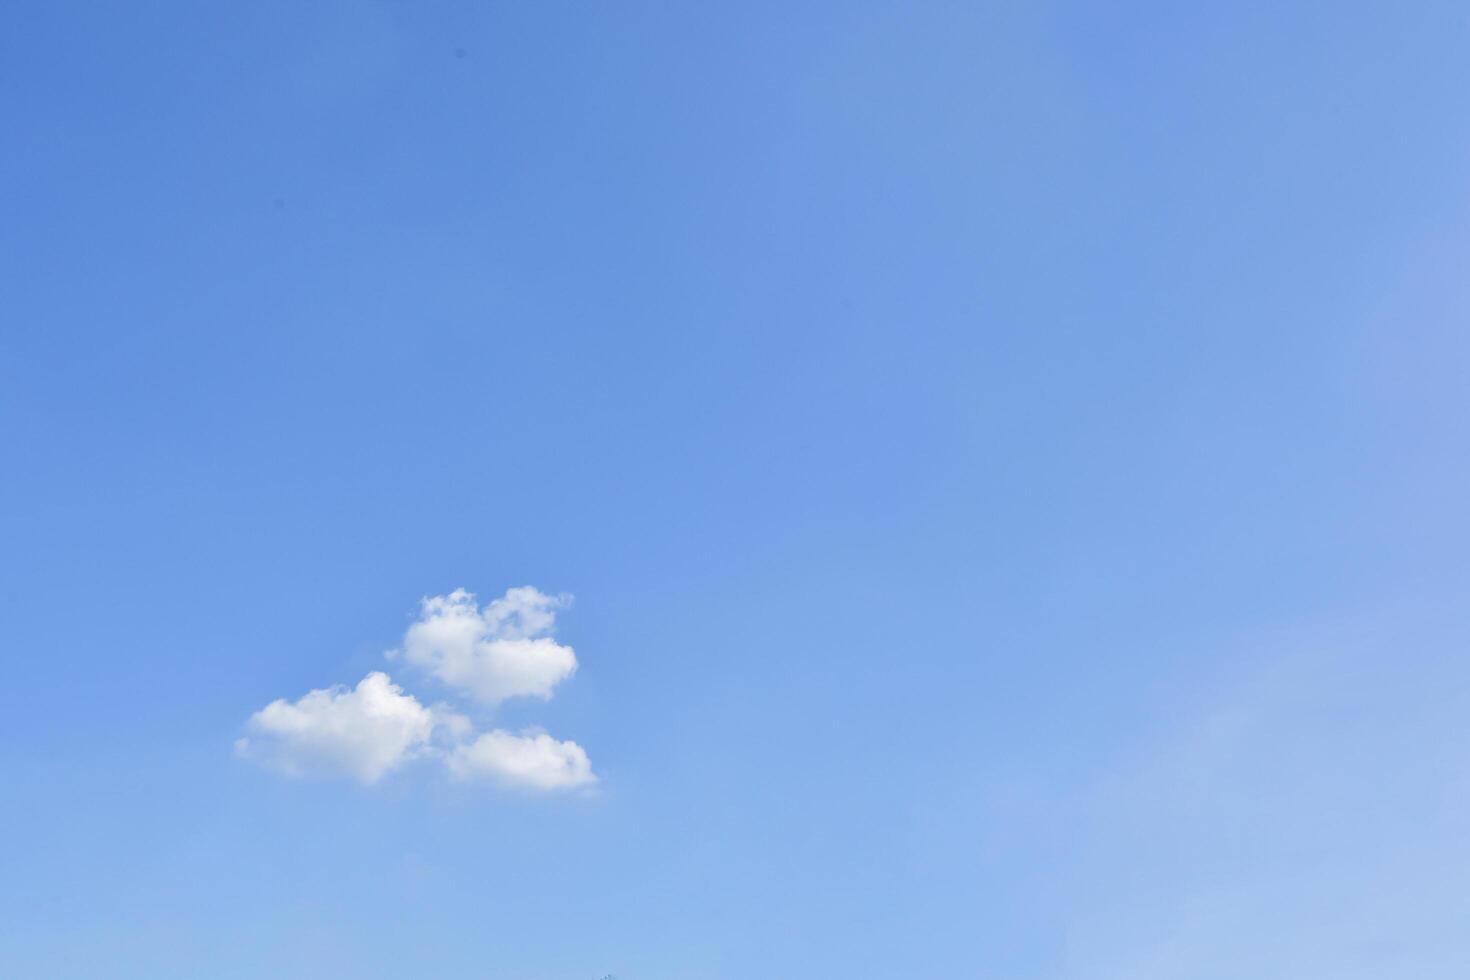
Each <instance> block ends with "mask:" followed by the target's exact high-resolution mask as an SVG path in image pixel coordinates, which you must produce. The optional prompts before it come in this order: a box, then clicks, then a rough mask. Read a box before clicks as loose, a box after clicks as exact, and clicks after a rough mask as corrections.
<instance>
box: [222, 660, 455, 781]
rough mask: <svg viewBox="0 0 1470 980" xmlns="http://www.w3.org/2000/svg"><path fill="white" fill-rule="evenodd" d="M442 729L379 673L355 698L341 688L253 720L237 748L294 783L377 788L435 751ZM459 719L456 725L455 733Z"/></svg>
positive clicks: (271, 708) (278, 705)
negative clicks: (313, 780)
mask: <svg viewBox="0 0 1470 980" xmlns="http://www.w3.org/2000/svg"><path fill="white" fill-rule="evenodd" d="M440 721H446V722H451V719H448V718H439V717H438V716H437V715H436V712H435V711H433V710H431V709H429V708H426V707H424V706H423V705H421V704H419V702H418V700H417V699H416V698H414V696H413V695H411V694H404V693H403V689H402V688H401V687H399V686H398V685H397V684H394V683H393V682H392V681H391V680H390V679H389V678H388V675H387V674H384V673H382V672H380V671H374V672H373V673H371V674H368V675H367V676H366V677H364V678H363V679H362V680H361V681H359V682H358V685H357V687H356V688H355V689H353V690H348V689H347V688H345V687H342V686H340V685H338V686H337V687H330V688H323V689H320V690H315V691H311V692H309V693H307V694H305V695H303V696H302V697H301V698H300V699H298V700H296V701H294V702H292V701H286V700H285V699H279V700H276V701H272V702H271V703H270V704H268V705H266V706H265V707H264V708H261V709H260V710H259V711H257V712H256V713H255V714H253V715H251V716H250V720H249V722H247V723H246V727H247V729H248V730H249V731H250V733H251V736H252V737H249V738H242V739H240V740H239V741H237V742H236V743H235V749H236V751H238V752H239V753H240V754H241V755H243V756H245V757H247V758H251V759H254V760H256V761H258V762H261V763H262V764H264V765H267V766H269V767H271V768H273V769H277V770H279V771H281V772H284V773H286V774H287V775H290V776H339V775H349V776H353V777H355V778H357V779H359V780H360V781H362V782H364V783H375V782H377V781H378V780H379V779H381V778H382V777H383V775H384V774H385V773H387V772H389V771H390V770H393V769H395V768H397V767H398V766H399V765H401V764H402V763H404V762H405V761H407V760H408V759H410V758H413V757H414V756H416V755H419V754H420V753H422V752H423V751H424V750H425V749H427V747H428V745H429V740H430V738H431V737H432V736H433V734H434V728H435V725H436V724H438V723H439V722H440ZM459 722H460V720H459V719H452V724H453V725H454V726H455V727H458V726H459Z"/></svg>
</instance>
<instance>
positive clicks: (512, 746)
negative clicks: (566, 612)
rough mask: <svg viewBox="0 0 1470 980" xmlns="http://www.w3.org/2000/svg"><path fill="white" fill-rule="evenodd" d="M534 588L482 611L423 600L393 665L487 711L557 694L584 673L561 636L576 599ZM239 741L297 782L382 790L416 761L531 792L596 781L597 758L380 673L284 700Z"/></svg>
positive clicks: (459, 598)
mask: <svg viewBox="0 0 1470 980" xmlns="http://www.w3.org/2000/svg"><path fill="white" fill-rule="evenodd" d="M569 601H570V600H569V599H568V598H566V597H562V596H548V595H546V594H544V593H542V592H540V591H538V590H536V589H533V588H530V587H529V586H527V587H523V588H517V589H511V590H509V591H508V592H506V593H505V595H504V596H502V597H501V598H499V599H493V600H491V601H490V602H487V603H485V604H484V606H483V607H481V606H480V605H478V603H477V602H476V600H475V597H474V595H473V594H471V593H469V592H466V591H465V590H463V589H457V590H455V591H454V592H451V593H449V594H448V595H444V596H433V597H431V598H427V599H424V600H423V602H422V604H421V607H420V611H419V617H418V619H417V620H415V622H414V623H413V625H412V626H410V627H409V629H408V633H407V634H406V635H405V636H404V638H403V645H402V647H401V649H399V650H395V651H390V652H389V653H388V654H387V656H388V657H389V658H390V659H401V660H403V661H406V662H407V663H409V664H411V665H413V666H415V667H418V668H420V669H422V670H424V671H426V672H427V673H429V674H430V675H432V676H433V677H435V678H437V679H438V680H439V681H441V682H443V683H444V684H445V685H447V686H448V687H449V688H450V689H451V690H453V691H454V692H455V693H456V694H459V695H463V696H464V697H467V698H469V699H471V700H473V701H475V702H477V703H478V704H479V705H480V706H481V707H480V709H479V710H480V711H482V712H483V711H486V710H488V709H489V708H493V707H494V706H495V705H498V704H499V703H500V702H502V701H504V700H506V699H508V698H513V697H538V698H542V699H547V698H550V697H551V695H552V692H553V690H554V689H555V688H556V686H557V685H558V684H560V683H561V682H562V681H564V680H566V679H567V678H568V677H570V676H571V675H572V674H573V673H574V672H575V671H576V669H577V658H576V656H575V655H574V654H573V652H572V648H571V647H569V646H564V645H562V644H560V643H557V642H556V641H555V640H554V639H552V637H551V635H550V634H551V632H552V630H553V628H554V627H555V624H556V612H557V610H559V609H563V608H565V607H566V606H567V604H568V603H569ZM246 730H247V735H246V737H244V738H241V739H240V740H239V741H237V742H236V743H235V747H236V750H237V752H238V753H239V754H240V755H241V756H242V757H244V758H247V759H251V760H253V761H256V762H259V763H261V764H262V765H264V766H267V767H268V768H271V769H274V770H276V771H278V772H282V773H285V774H286V775H290V776H302V777H331V776H349V777H352V778H355V779H357V780H359V781H361V782H363V783H365V784H371V783H376V782H377V781H378V780H380V779H382V778H383V777H384V776H385V775H387V774H388V773H390V772H392V771H393V770H395V769H397V768H399V767H400V766H403V765H405V764H406V763H408V762H410V761H412V760H415V759H427V760H432V761H433V763H434V764H435V765H438V766H441V767H442V768H443V769H445V770H447V771H448V772H449V773H450V774H451V775H453V776H454V777H456V778H458V779H466V780H467V779H487V780H491V781H493V782H495V783H498V784H500V785H502V786H510V787H517V788H522V789H530V790H568V789H576V788H578V787H585V786H590V785H591V784H593V783H595V782H597V776H596V775H595V774H594V773H593V772H592V763H591V761H590V760H589V759H588V758H587V753H586V752H585V751H584V750H583V749H582V747H581V746H580V745H578V744H577V743H576V742H571V741H559V740H557V739H555V738H552V737H551V736H550V735H548V734H546V733H545V732H543V731H540V730H539V729H530V730H527V731H524V732H521V733H519V734H513V733H511V732H508V731H504V730H502V729H498V728H497V729H493V730H491V731H487V732H484V733H483V734H477V733H476V731H475V725H474V723H473V722H472V721H471V720H470V719H469V718H467V717H465V716H464V715H461V714H459V713H457V712H456V711H454V710H452V709H450V708H448V707H445V706H442V705H435V706H432V707H426V706H424V705H423V704H420V703H419V701H418V699H417V698H415V697H414V696H413V695H412V694H409V693H406V692H405V691H404V690H403V688H401V687H399V686H398V685H397V684H395V683H393V681H392V680H391V679H390V678H389V677H388V675H387V674H385V673H382V672H380V671H374V672H373V673H370V674H368V675H367V676H366V677H364V678H363V679H362V680H361V681H360V682H359V683H358V685H357V687H355V688H351V689H349V688H346V687H341V686H339V687H332V688H324V689H321V690H315V691H310V692H308V693H307V694H305V695H303V696H302V697H300V698H298V699H297V700H295V701H287V700H285V699H279V700H276V701H272V702H271V703H270V704H268V705H266V706H265V707H264V708H262V709H260V710H259V711H257V712H256V713H255V714H253V715H251V716H250V719H249V721H248V722H247V723H246Z"/></svg>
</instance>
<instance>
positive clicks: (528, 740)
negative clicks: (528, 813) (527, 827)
mask: <svg viewBox="0 0 1470 980" xmlns="http://www.w3.org/2000/svg"><path fill="white" fill-rule="evenodd" d="M445 762H446V763H447V764H448V766H449V771H450V772H452V773H453V774H454V775H455V776H458V777H459V778H461V779H470V778H474V777H480V776H483V777H488V778H491V779H494V780H495V781H496V782H499V783H501V784H502V785H505V786H514V787H522V788H527V789H537V790H555V789H574V788H576V787H578V786H590V785H591V784H592V783H595V782H597V776H595V775H594V774H593V772H592V763H591V761H590V760H588V758H587V753H586V752H584V751H583V750H582V747H581V746H580V745H578V744H577V743H576V742H559V741H557V740H556V739H554V738H552V737H551V736H550V735H548V734H546V733H545V732H538V731H535V730H530V731H526V732H523V733H521V734H520V735H512V734H511V733H510V732H507V731H501V730H499V729H497V730H495V731H493V732H487V733H486V734H484V735H481V736H480V737H479V738H477V739H475V740H474V741H473V742H471V743H469V744H468V745H461V746H459V747H458V748H456V749H454V750H453V751H452V752H450V753H449V755H448V757H447V758H446V759H445Z"/></svg>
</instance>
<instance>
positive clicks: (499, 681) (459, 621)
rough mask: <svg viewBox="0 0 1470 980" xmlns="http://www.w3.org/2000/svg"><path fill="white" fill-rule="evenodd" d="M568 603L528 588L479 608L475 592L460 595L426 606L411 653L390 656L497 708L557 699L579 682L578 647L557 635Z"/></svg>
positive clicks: (407, 644)
mask: <svg viewBox="0 0 1470 980" xmlns="http://www.w3.org/2000/svg"><path fill="white" fill-rule="evenodd" d="M569 601H570V600H569V599H567V598H566V597H559V596H548V595H545V594H544V593H542V592H540V591H538V590H536V589H534V588H531V587H530V586H524V587H522V588H518V589H510V590H509V591H507V592H506V593H505V595H504V596H503V597H502V598H499V599H495V600H492V601H490V602H487V603H486V604H485V606H484V608H483V609H481V608H477V606H476V603H475V596H474V594H473V593H470V592H466V591H465V590H464V589H456V590H455V591H453V592H451V593H449V595H446V596H433V597H430V598H427V599H424V600H423V603H422V607H421V609H420V612H419V618H418V620H417V621H416V622H415V623H414V624H413V625H412V626H410V627H409V628H408V633H407V634H406V635H405V636H404V638H403V648H402V649H401V650H398V651H393V652H392V653H390V654H389V656H390V657H394V656H399V655H401V656H402V657H403V659H404V660H406V661H408V662H409V663H410V664H413V665H414V666H416V667H419V668H421V669H423V670H426V671H428V672H429V673H430V674H432V675H433V676H434V677H436V678H438V679H439V680H440V681H443V682H444V683H445V684H447V685H449V686H450V687H453V688H456V689H458V690H460V691H464V692H466V693H468V694H469V695H471V696H473V697H474V698H476V699H477V700H479V701H481V702H483V703H485V704H488V705H496V704H499V703H500V702H501V701H505V700H507V699H508V698H515V697H536V698H541V699H542V700H546V699H548V698H550V697H551V694H552V691H553V689H555V687H556V685H557V684H559V683H561V682H562V681H564V680H566V679H567V678H568V677H570V676H572V674H573V673H575V672H576V669H577V657H576V654H575V653H573V651H572V648H571V647H569V646H565V645H563V644H560V643H557V642H556V641H555V640H554V639H552V638H551V636H550V635H549V634H550V633H551V632H552V630H553V628H554V627H555V625H556V610H558V609H560V608H563V607H565V606H566V605H567V604H568V602H569Z"/></svg>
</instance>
